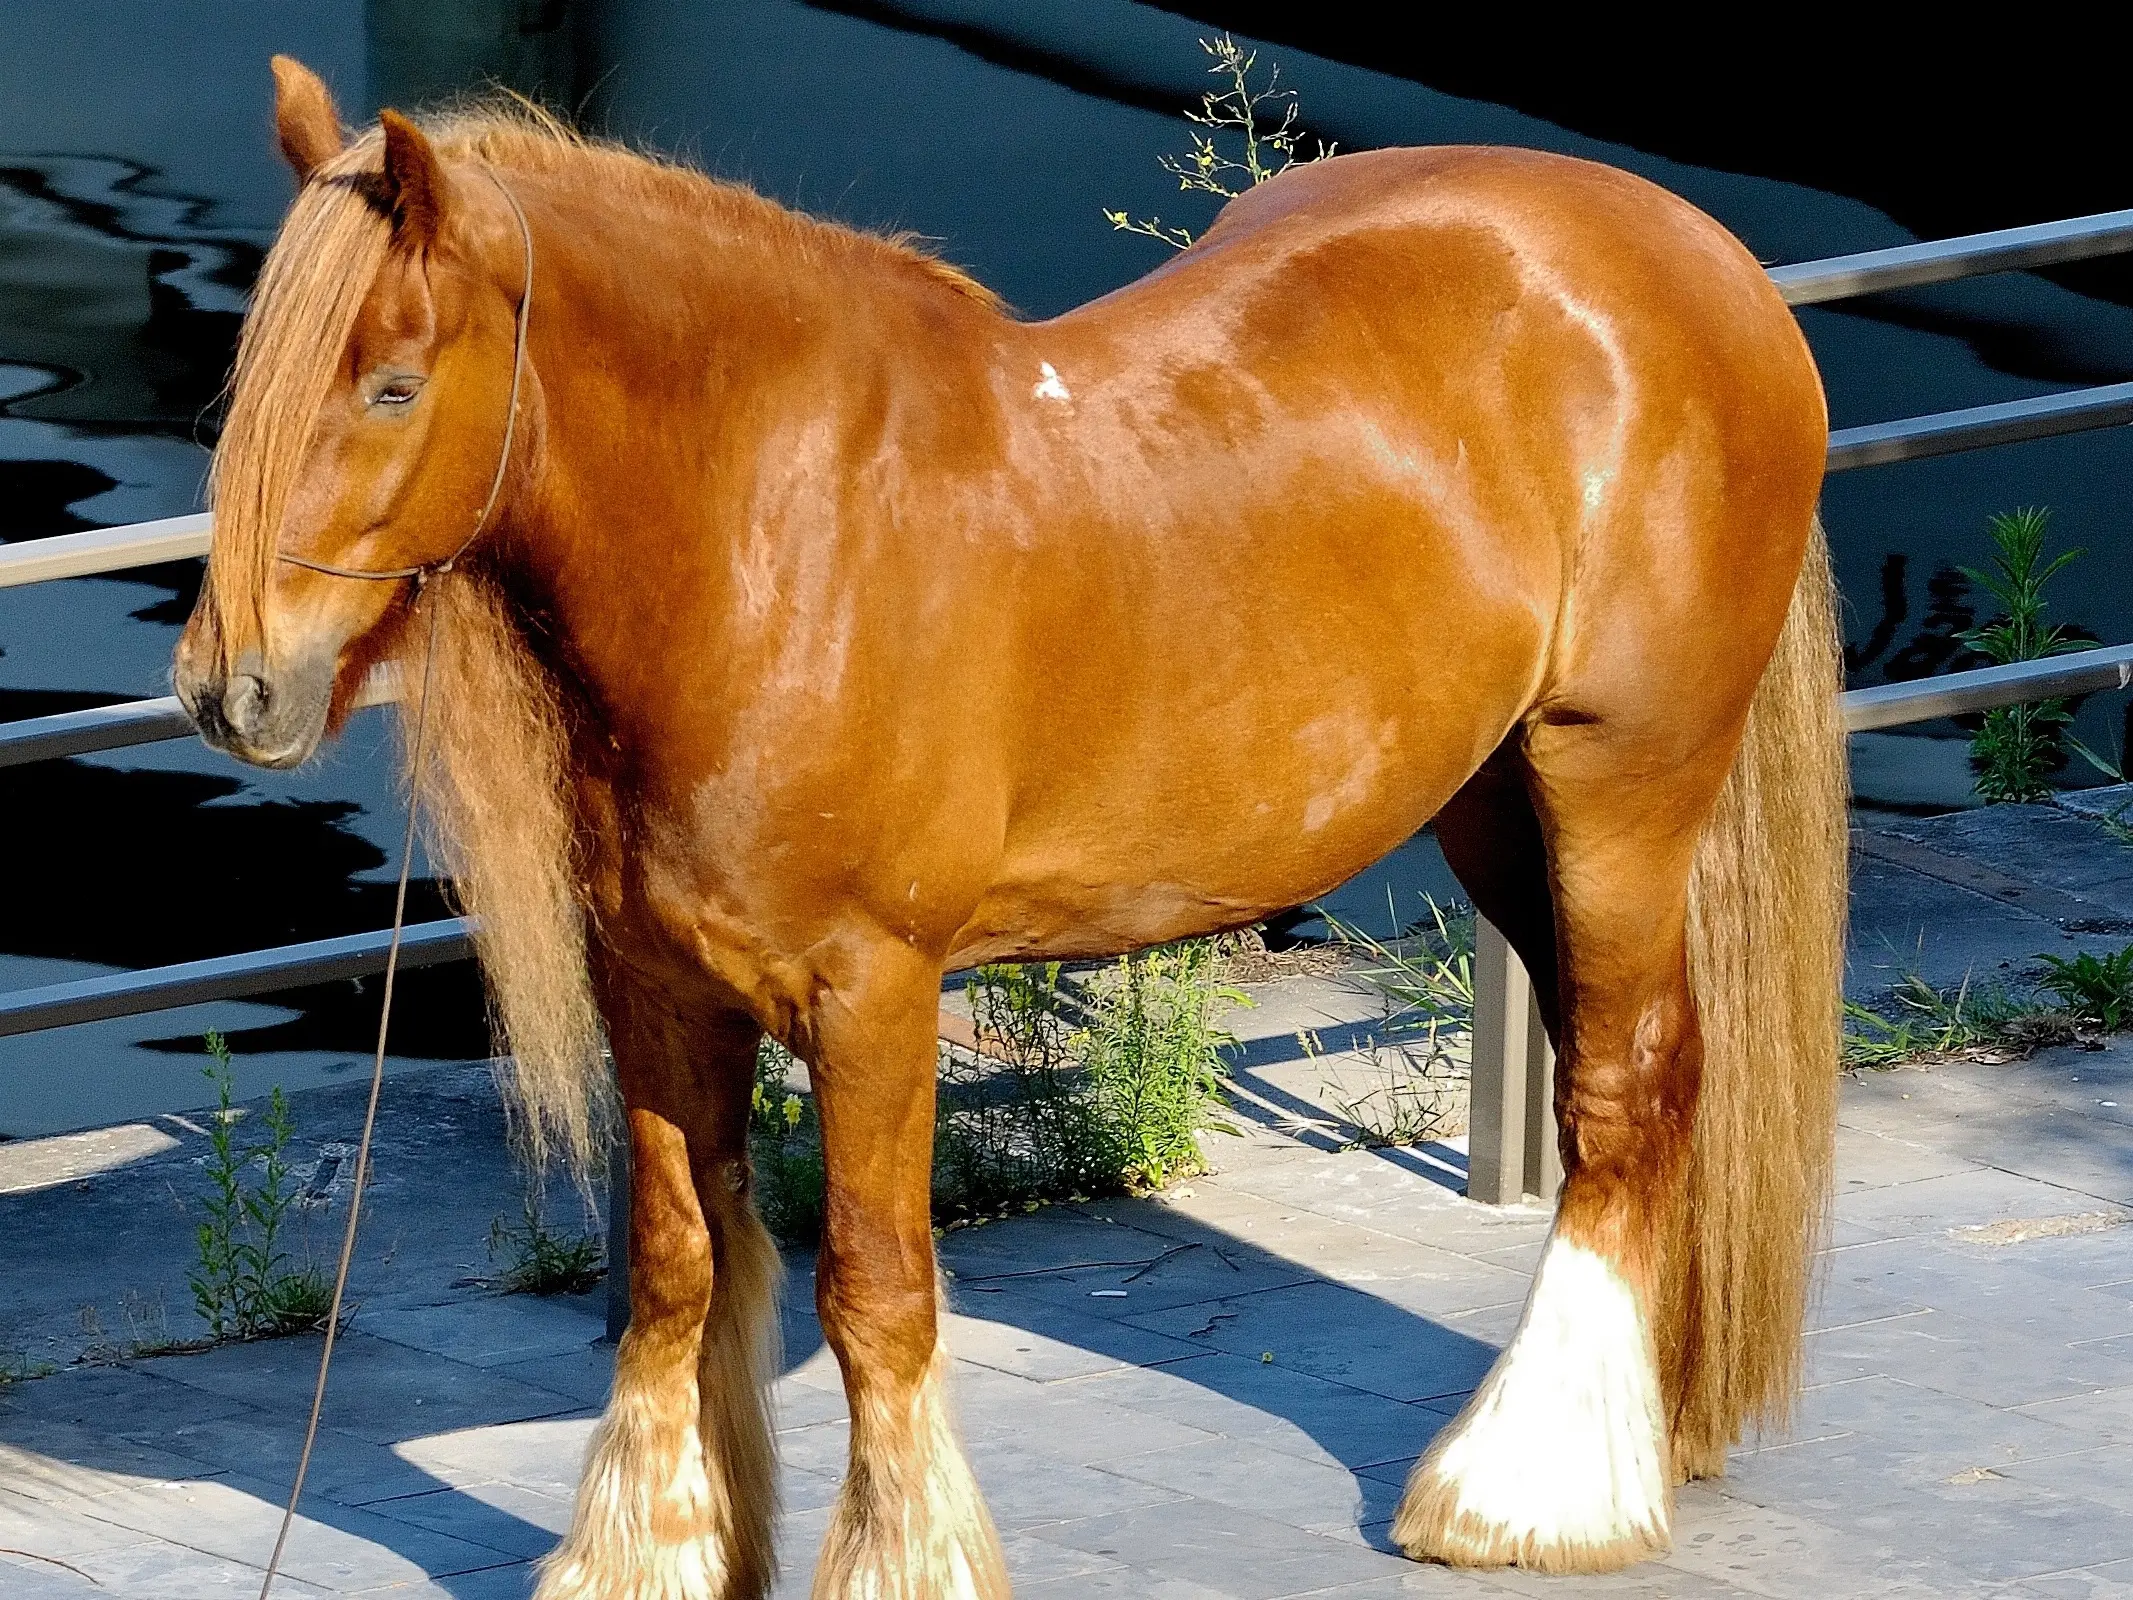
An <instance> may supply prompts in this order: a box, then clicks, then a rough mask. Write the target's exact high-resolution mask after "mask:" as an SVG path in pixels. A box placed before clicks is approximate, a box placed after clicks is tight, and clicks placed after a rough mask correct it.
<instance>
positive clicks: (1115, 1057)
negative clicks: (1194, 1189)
mask: <svg viewBox="0 0 2133 1600" xmlns="http://www.w3.org/2000/svg"><path fill="white" fill-rule="evenodd" d="M1220 961H1221V955H1220V953H1219V951H1218V950H1217V948H1216V943H1215V941H1214V940H1211V939H1191V940H1187V941H1186V942H1184V943H1182V944H1174V945H1165V946H1161V947H1159V948H1157V949H1154V950H1144V951H1142V952H1141V953H1140V954H1138V955H1131V956H1121V957H1120V958H1119V959H1118V961H1117V963H1116V964H1115V965H1114V966H1112V967H1111V969H1110V970H1109V971H1108V972H1106V973H1103V974H1101V975H1099V977H1098V978H1097V979H1095V980H1094V981H1093V982H1092V984H1091V986H1090V989H1091V1005H1090V1021H1089V1025H1088V1027H1087V1028H1086V1030H1085V1031H1084V1032H1083V1033H1082V1034H1081V1036H1080V1039H1081V1046H1080V1048H1081V1054H1082V1059H1083V1061H1084V1062H1085V1064H1086V1066H1087V1069H1088V1073H1089V1077H1090V1079H1091V1081H1092V1083H1093V1086H1094V1090H1095V1101H1096V1108H1097V1112H1098V1116H1099V1118H1100V1120H1101V1123H1102V1126H1103V1129H1104V1132H1105V1135H1106V1137H1107V1139H1108V1141H1109V1143H1110V1145H1111V1147H1112V1151H1113V1153H1114V1159H1115V1160H1116V1161H1117V1163H1118V1169H1119V1175H1120V1176H1121V1177H1122V1178H1123V1179H1125V1180H1126V1181H1127V1182H1128V1183H1129V1184H1132V1185H1136V1186H1141V1187H1148V1188H1157V1187H1160V1186H1161V1185H1163V1184H1166V1183H1169V1182H1171V1181H1172V1180H1173V1179H1175V1178H1179V1177H1183V1176H1185V1175H1186V1174H1187V1173H1191V1172H1197V1171H1199V1170H1201V1167H1202V1165H1203V1163H1202V1161H1201V1157H1200V1147H1199V1143H1198V1140H1197V1139H1196V1138H1195V1137H1194V1136H1195V1135H1196V1134H1198V1133H1199V1132H1200V1131H1201V1130H1202V1129H1203V1128H1208V1127H1210V1126H1214V1127H1220V1126H1222V1125H1221V1124H1219V1123H1213V1122H1211V1121H1210V1108H1211V1107H1212V1106H1213V1105H1214V1104H1215V1103H1216V1097H1217V1094H1218V1092H1219V1089H1220V1083H1221V1077H1222V1050H1223V1047H1224V1046H1226V1045H1230V1044H1233V1043H1235V1040H1234V1039H1232V1038H1231V1036H1230V1035H1229V1034H1228V1033H1226V1032H1224V1031H1223V1030H1222V1029H1221V1027H1219V1026H1218V1024H1217V1022H1216V1018H1217V1017H1218V1016H1219V1015H1220V1013H1221V1011H1222V1010H1223V1009H1225V1008H1227V1007H1229V1006H1233V1005H1248V1004H1249V1003H1250V1001H1249V1000H1248V998H1247V997H1246V996H1245V994H1244V992H1243V991H1242V990H1241V989H1237V988H1234V987H1232V986H1231V985H1229V984H1227V983H1224V982H1223V981H1221V978H1220V975H1219V970H1220V969H1219V963H1220Z"/></svg>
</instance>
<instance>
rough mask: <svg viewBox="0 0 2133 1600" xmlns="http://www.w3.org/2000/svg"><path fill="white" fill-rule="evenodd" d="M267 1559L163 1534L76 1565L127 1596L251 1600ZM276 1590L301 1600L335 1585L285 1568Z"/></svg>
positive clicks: (132, 1599)
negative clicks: (210, 1549)
mask: <svg viewBox="0 0 2133 1600" xmlns="http://www.w3.org/2000/svg"><path fill="white" fill-rule="evenodd" d="M266 1559H267V1552H266V1551H265V1550H261V1551H260V1552H259V1556H258V1561H259V1565H258V1566H254V1565H252V1564H251V1563H250V1562H246V1561H233V1560H229V1559H227V1558H225V1557H222V1556H217V1555H213V1554H209V1553H207V1552H205V1551H201V1550H196V1549H190V1548H187V1547H186V1546H184V1545H181V1544H176V1543H171V1542H168V1541H164V1540H143V1541H140V1542H138V1543H135V1544H129V1545H126V1546H123V1547H122V1548H119V1549H116V1550H100V1551H97V1552H95V1553H94V1554H92V1555H86V1556H83V1557H81V1558H80V1560H79V1562H78V1563H77V1565H79V1566H80V1567H81V1569H82V1570H83V1571H84V1572H86V1573H88V1574H89V1575H90V1576H91V1577H92V1578H94V1579H95V1580H96V1581H97V1584H98V1585H99V1587H98V1590H97V1592H98V1593H100V1594H105V1595H123V1596H125V1597H126V1600H250V1597H252V1596H256V1595H257V1594H258V1593H259V1583H260V1579H261V1578H262V1576H264V1574H263V1571H262V1568H263V1567H264V1566H265V1564H266ZM274 1592H275V1594H277V1595H281V1596H288V1597H292V1600H302V1597H311V1596H319V1595H327V1594H333V1593H336V1592H337V1591H336V1590H334V1589H333V1588H331V1587H320V1586H319V1585H318V1584H315V1583H308V1582H306V1581H304V1580H303V1579H302V1578H300V1577H297V1576H295V1575H294V1574H292V1573H287V1572H284V1573H283V1575H282V1576H280V1577H277V1578H276V1579H275V1580H274Z"/></svg>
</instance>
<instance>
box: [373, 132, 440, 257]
mask: <svg viewBox="0 0 2133 1600" xmlns="http://www.w3.org/2000/svg"><path fill="white" fill-rule="evenodd" d="M378 126H379V127H381V128H383V129H384V130H385V192H386V194H387V196H388V197H389V201H390V204H391V207H392V219H393V241H394V242H395V243H396V244H401V245H405V246H408V247H409V248H412V249H418V250H419V249H421V248H422V247H424V246H425V245H427V244H428V243H429V242H430V241H431V240H432V239H434V238H436V237H437V230H438V228H439V226H440V225H441V224H442V223H443V221H444V168H443V166H442V165H440V164H439V162H438V160H437V152H436V151H435V150H433V149H431V148H430V141H429V139H428V137H427V136H426V135H424V133H423V131H422V130H421V129H420V128H418V127H416V126H415V125H414V124H413V123H412V122H410V121H408V120H407V118H405V117H403V116H401V115H400V113H399V112H397V111H381V112H379V113H378Z"/></svg>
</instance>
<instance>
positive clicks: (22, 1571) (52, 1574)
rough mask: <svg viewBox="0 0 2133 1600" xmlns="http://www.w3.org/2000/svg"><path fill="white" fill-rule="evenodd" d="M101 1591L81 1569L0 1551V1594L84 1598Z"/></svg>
mask: <svg viewBox="0 0 2133 1600" xmlns="http://www.w3.org/2000/svg"><path fill="white" fill-rule="evenodd" d="M103 1592H104V1591H103V1588H102V1586H101V1585H100V1584H98V1583H97V1581H96V1580H95V1579H94V1578H92V1577H90V1576H89V1575H88V1574H87V1573H85V1572H78V1571H75V1570H73V1569H71V1568H68V1567H64V1566H59V1565H56V1564H54V1563H51V1562H45V1561H39V1560H38V1559H37V1558H36V1557H34V1556H28V1555H10V1554H8V1553H6V1552H5V1551H0V1594H4V1595H6V1596H8V1600H85V1597H87V1596H92V1595H100V1594H102V1593H103Z"/></svg>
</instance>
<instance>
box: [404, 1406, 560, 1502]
mask: <svg viewBox="0 0 2133 1600" xmlns="http://www.w3.org/2000/svg"><path fill="white" fill-rule="evenodd" d="M593 1424H594V1419H593V1418H591V1417H568V1418H546V1419H542V1420H538V1421H533V1422H519V1423H513V1424H510V1425H508V1426H501V1427H486V1428H466V1429H461V1430H460V1431H458V1432H455V1433H440V1434H432V1435H430V1436H428V1437H426V1438H420V1439H410V1440H408V1441H407V1442H406V1443H404V1444H401V1445H399V1446H397V1447H396V1448H395V1451H394V1453H395V1454H396V1455H398V1456H399V1457H401V1458H402V1459H403V1460H405V1461H407V1462H409V1463H411V1464H412V1465H414V1466H417V1467H420V1468H421V1469H422V1470H423V1471H424V1472H427V1473H428V1474H430V1476H431V1477H432V1478H433V1479H435V1480H436V1481H437V1482H439V1483H444V1484H452V1485H458V1484H466V1483H515V1484H518V1485H519V1486H521V1487H522V1488H527V1489H533V1490H536V1491H538V1492H540V1493H542V1494H548V1495H554V1496H557V1497H560V1498H566V1499H567V1498H568V1497H570V1496H571V1495H573V1494H575V1493H576V1492H577V1487H578V1473H579V1469H580V1468H581V1467H582V1466H583V1465H584V1462H585V1447H586V1445H587V1444H589V1443H590V1442H591V1440H592V1431H593Z"/></svg>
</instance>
